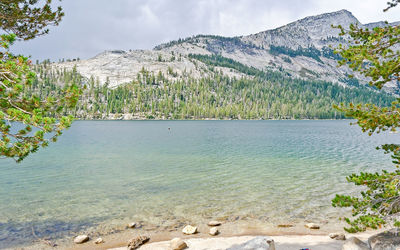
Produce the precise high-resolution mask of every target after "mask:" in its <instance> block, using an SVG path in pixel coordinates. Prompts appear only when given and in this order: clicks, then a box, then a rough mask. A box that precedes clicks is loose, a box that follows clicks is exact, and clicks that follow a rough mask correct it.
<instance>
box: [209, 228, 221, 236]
mask: <svg viewBox="0 0 400 250" xmlns="http://www.w3.org/2000/svg"><path fill="white" fill-rule="evenodd" d="M209 234H210V235H212V236H215V235H217V234H219V231H218V228H216V227H212V228H210V232H209Z"/></svg>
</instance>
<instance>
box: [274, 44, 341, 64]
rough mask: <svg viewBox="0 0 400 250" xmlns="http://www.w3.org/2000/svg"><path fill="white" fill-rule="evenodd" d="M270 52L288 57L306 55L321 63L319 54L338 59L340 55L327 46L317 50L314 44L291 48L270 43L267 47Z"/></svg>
mask: <svg viewBox="0 0 400 250" xmlns="http://www.w3.org/2000/svg"><path fill="white" fill-rule="evenodd" d="M269 51H270V53H271V54H272V55H279V54H283V55H288V56H290V57H296V56H306V57H310V58H312V59H314V60H316V61H317V62H320V63H322V60H321V58H320V57H321V56H323V57H326V58H331V59H334V60H340V59H341V56H340V55H339V54H336V53H334V50H333V49H331V48H329V47H326V46H325V47H323V48H322V51H320V50H318V49H317V48H315V47H314V46H310V47H308V48H303V47H300V46H299V47H298V48H297V49H296V50H294V49H291V48H289V47H286V46H274V45H271V46H270V49H269Z"/></svg>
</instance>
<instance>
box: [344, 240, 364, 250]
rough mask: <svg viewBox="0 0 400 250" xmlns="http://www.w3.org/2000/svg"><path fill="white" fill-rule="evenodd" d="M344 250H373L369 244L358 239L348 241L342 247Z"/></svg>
mask: <svg viewBox="0 0 400 250" xmlns="http://www.w3.org/2000/svg"><path fill="white" fill-rule="evenodd" d="M342 250H371V248H370V247H369V246H368V244H367V243H365V242H363V241H361V240H360V239H358V238H356V237H351V238H350V239H348V240H346V241H345V243H344V244H343V246H342Z"/></svg>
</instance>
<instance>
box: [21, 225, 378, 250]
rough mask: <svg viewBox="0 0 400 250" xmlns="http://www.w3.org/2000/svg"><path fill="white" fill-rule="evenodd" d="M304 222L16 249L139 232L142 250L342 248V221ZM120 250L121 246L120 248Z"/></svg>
mask: <svg viewBox="0 0 400 250" xmlns="http://www.w3.org/2000/svg"><path fill="white" fill-rule="evenodd" d="M304 225H305V223H304V224H303V223H301V224H300V223H299V224H296V225H293V227H284V228H279V227H277V226H275V227H263V226H262V225H257V224H249V223H248V222H238V223H224V224H222V225H221V226H219V227H218V229H219V231H220V232H221V233H220V234H219V235H218V236H210V235H209V234H208V232H209V228H210V227H209V226H207V225H198V228H199V232H198V233H197V234H194V235H184V234H183V233H182V232H181V230H174V231H154V230H153V231H151V230H149V229H146V228H135V229H128V228H127V229H126V230H123V231H121V232H118V233H113V234H107V235H100V237H101V238H102V239H103V240H104V241H105V242H104V243H102V244H99V245H96V244H94V241H95V240H96V238H97V237H98V236H99V235H95V234H88V235H89V237H90V241H89V242H86V243H84V244H81V245H77V244H74V243H73V239H72V238H66V239H63V240H61V241H57V242H56V243H57V245H58V246H57V247H55V248H51V247H48V246H46V245H45V244H43V243H41V242H37V243H35V244H33V245H31V246H25V247H20V248H13V249H24V250H28V249H32V250H37V249H78V250H88V249H113V248H121V247H122V248H121V249H126V246H127V242H128V241H129V240H130V239H132V238H135V237H137V236H139V235H146V236H149V237H150V241H149V242H148V243H147V244H145V245H144V246H142V247H141V248H140V249H144V250H146V249H155V250H157V249H168V246H169V241H170V240H171V239H173V238H175V237H179V238H182V239H183V240H185V241H186V242H187V244H188V246H189V248H188V249H224V248H227V247H230V245H229V244H231V245H232V244H240V243H243V242H246V241H248V240H250V239H253V238H254V237H256V236H269V237H272V238H273V239H274V240H275V243H276V246H278V247H279V248H277V249H296V250H299V249H301V248H311V249H313V250H318V249H321V250H322V249H327V250H329V249H341V246H342V244H343V241H339V240H333V239H331V238H329V236H328V235H329V233H336V232H344V231H343V224H340V223H339V224H328V223H327V224H323V223H322V224H320V225H321V228H320V229H308V228H306V227H305V226H304ZM376 233H377V231H368V232H365V233H359V234H346V236H347V238H349V237H352V236H356V237H358V238H360V239H361V240H366V239H368V237H369V236H371V235H373V234H376ZM118 250H119V249H118Z"/></svg>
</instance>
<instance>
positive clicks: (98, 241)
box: [94, 238, 104, 244]
mask: <svg viewBox="0 0 400 250" xmlns="http://www.w3.org/2000/svg"><path fill="white" fill-rule="evenodd" d="M101 243H104V240H103V238H97V239H96V240H95V241H94V244H101Z"/></svg>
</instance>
